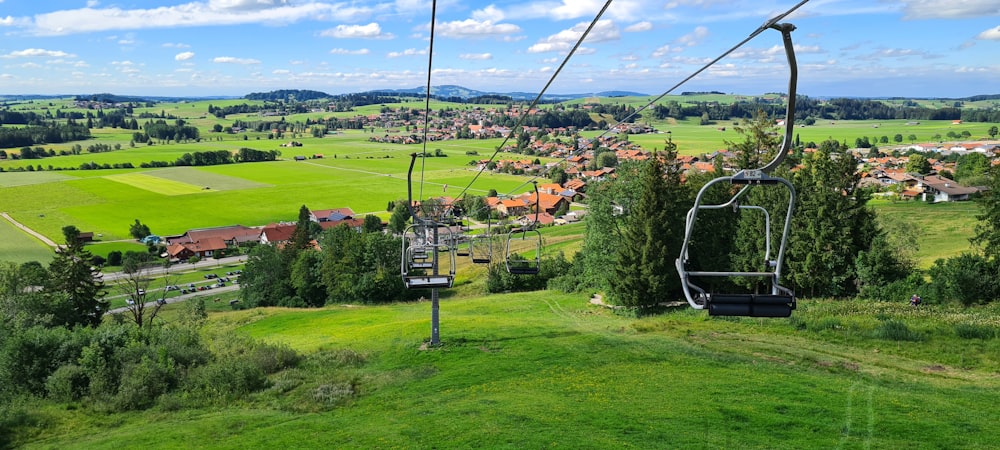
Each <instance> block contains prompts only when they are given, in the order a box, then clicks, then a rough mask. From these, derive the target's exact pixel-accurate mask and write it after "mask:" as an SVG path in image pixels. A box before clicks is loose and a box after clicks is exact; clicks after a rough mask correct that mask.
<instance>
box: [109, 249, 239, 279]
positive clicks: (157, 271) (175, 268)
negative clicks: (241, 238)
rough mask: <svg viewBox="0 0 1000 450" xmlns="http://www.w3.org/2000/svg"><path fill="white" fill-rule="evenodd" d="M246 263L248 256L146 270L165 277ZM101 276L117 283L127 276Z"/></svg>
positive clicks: (116, 273)
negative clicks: (176, 273)
mask: <svg viewBox="0 0 1000 450" xmlns="http://www.w3.org/2000/svg"><path fill="white" fill-rule="evenodd" d="M246 261H247V255H239V256H228V257H225V258H219V259H203V260H201V261H198V262H196V263H194V264H188V263H179V264H174V265H172V266H170V267H153V268H149V269H146V273H147V274H148V275H164V274H168V273H170V272H179V271H184V272H186V271H189V270H194V269H202V268H212V267H220V268H221V267H222V266H224V265H227V264H238V263H244V262H246ZM101 275H102V276H103V280H104V281H115V280H117V279H120V278H124V277H125V276H126V274H124V273H122V272H110V273H103V272H102V273H101Z"/></svg>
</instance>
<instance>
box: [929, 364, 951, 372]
mask: <svg viewBox="0 0 1000 450" xmlns="http://www.w3.org/2000/svg"><path fill="white" fill-rule="evenodd" d="M946 370H948V368H946V367H945V366H942V365H940V364H935V365H933V366H927V367H925V368H924V371H927V372H944V371H946Z"/></svg>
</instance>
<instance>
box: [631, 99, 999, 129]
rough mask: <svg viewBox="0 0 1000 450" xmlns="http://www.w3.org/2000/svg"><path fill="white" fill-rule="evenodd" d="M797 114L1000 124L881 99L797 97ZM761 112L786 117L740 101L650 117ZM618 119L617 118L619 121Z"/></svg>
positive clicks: (987, 117) (984, 112) (966, 111)
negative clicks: (891, 102) (895, 103)
mask: <svg viewBox="0 0 1000 450" xmlns="http://www.w3.org/2000/svg"><path fill="white" fill-rule="evenodd" d="M795 101H796V104H795V111H796V115H798V117H800V118H802V119H801V120H802V121H803V122H804V123H807V124H808V123H809V121H815V120H892V119H906V120H964V121H967V122H1000V109H998V108H975V109H973V108H960V107H954V106H950V107H944V108H926V107H922V106H919V105H917V104H915V103H914V104H910V105H907V104H903V105H894V104H890V103H886V102H883V101H880V100H870V99H854V98H834V99H830V100H819V99H814V98H810V97H807V96H804V95H799V96H797V97H796V100H795ZM758 110H763V111H764V112H766V113H767V114H769V115H772V116H778V117H780V116H783V115H784V113H785V106H784V105H783V104H782V102H770V101H763V100H762V99H756V100H752V101H737V102H733V103H730V104H722V103H718V102H696V103H693V104H688V103H685V104H681V103H679V102H677V101H676V100H670V101H667V102H665V103H658V104H656V105H654V106H653V107H652V108H650V111H649V114H650V115H651V117H653V118H655V119H658V120H663V119H666V118H674V119H684V118H687V117H701V116H702V115H707V117H708V118H709V119H710V120H714V121H722V120H730V119H749V118H751V117H753V115H754V114H755V113H756V111H758ZM616 119H617V118H616Z"/></svg>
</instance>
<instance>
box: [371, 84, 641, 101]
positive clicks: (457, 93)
mask: <svg viewBox="0 0 1000 450" xmlns="http://www.w3.org/2000/svg"><path fill="white" fill-rule="evenodd" d="M371 92H378V93H393V94H407V95H426V92H427V89H426V88H425V87H424V86H420V87H415V88H410V89H380V90H377V91H369V93H371ZM431 95H433V96H434V97H436V98H439V99H448V98H460V99H463V100H464V99H470V98H475V97H484V96H504V97H510V98H511V99H513V100H519V101H524V100H534V99H535V97H537V96H538V93H537V92H496V91H490V92H487V91H479V90H476V89H469V88H466V87H462V86H455V85H442V86H431ZM645 95H649V94H643V93H639V92H630V91H602V92H590V93H582V94H545V95H544V96H542V99H543V100H546V101H550V102H552V101H565V100H575V99H578V98H587V97H627V96H645Z"/></svg>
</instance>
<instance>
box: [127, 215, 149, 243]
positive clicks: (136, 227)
mask: <svg viewBox="0 0 1000 450" xmlns="http://www.w3.org/2000/svg"><path fill="white" fill-rule="evenodd" d="M128 233H129V234H130V235H132V237H133V238H135V239H136V240H142V238H144V237H146V236H149V235H150V234H152V233H150V231H149V227H148V226H146V225H143V224H142V223H140V222H139V219H135V223H133V224H132V226H130V227H129V229H128Z"/></svg>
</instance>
